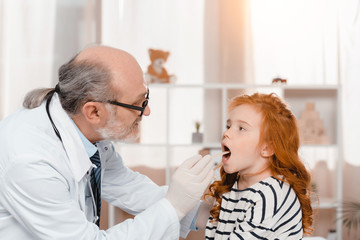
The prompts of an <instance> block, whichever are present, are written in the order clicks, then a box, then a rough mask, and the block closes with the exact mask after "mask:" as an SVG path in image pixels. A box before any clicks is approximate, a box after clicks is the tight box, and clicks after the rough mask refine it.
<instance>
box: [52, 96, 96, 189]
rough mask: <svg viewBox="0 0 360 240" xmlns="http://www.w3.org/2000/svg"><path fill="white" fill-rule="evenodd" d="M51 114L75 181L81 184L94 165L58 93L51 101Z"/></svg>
mask: <svg viewBox="0 0 360 240" xmlns="http://www.w3.org/2000/svg"><path fill="white" fill-rule="evenodd" d="M50 114H51V116H52V118H53V121H54V123H55V126H56V127H57V128H58V130H59V133H60V136H61V138H62V142H63V146H64V148H65V151H66V154H67V156H68V158H69V161H70V165H71V168H72V171H73V174H74V177H75V180H76V181H77V182H80V180H81V179H82V178H83V177H84V176H85V174H86V172H87V171H88V170H89V169H90V167H91V165H92V164H91V161H90V159H89V157H88V155H87V153H86V150H85V147H84V145H83V143H82V142H81V139H80V136H79V134H78V133H77V132H76V129H75V127H74V125H73V122H72V120H71V118H70V117H69V115H68V114H67V113H66V112H65V110H64V109H63V108H62V106H61V103H60V100H59V97H58V95H57V94H56V93H55V94H54V96H53V98H52V101H51V105H50Z"/></svg>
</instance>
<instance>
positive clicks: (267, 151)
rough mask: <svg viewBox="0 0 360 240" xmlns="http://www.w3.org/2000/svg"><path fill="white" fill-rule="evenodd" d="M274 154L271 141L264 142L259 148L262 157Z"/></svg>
mask: <svg viewBox="0 0 360 240" xmlns="http://www.w3.org/2000/svg"><path fill="white" fill-rule="evenodd" d="M272 155H274V150H273V147H272V144H271V143H265V144H264V145H263V147H262V148H261V156H262V157H271V156H272Z"/></svg>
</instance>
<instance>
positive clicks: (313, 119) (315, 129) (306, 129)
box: [298, 102, 331, 144]
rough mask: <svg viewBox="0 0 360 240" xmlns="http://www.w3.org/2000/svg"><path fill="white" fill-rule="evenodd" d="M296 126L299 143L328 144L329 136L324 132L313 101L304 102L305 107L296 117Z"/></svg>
mask: <svg viewBox="0 0 360 240" xmlns="http://www.w3.org/2000/svg"><path fill="white" fill-rule="evenodd" d="M298 126H299V134H300V141H301V143H303V144H330V142H331V140H330V137H329V136H328V135H327V133H326V130H325V128H324V126H323V121H322V120H321V119H320V118H319V113H318V112H317V111H316V110H315V103H314V102H308V103H306V108H305V110H304V111H302V112H301V117H300V118H299V119H298Z"/></svg>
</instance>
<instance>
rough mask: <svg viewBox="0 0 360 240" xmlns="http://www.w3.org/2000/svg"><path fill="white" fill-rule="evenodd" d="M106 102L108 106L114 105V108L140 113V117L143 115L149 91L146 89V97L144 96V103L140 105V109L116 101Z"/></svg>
mask: <svg viewBox="0 0 360 240" xmlns="http://www.w3.org/2000/svg"><path fill="white" fill-rule="evenodd" d="M106 102H107V103H110V104H113V105H116V106H120V107H124V108H129V109H133V110H137V111H140V115H139V117H141V116H142V115H143V114H144V111H145V108H146V106H147V105H148V102H149V89H147V92H146V96H145V101H144V102H143V103H142V105H141V107H139V106H134V105H129V104H126V103H120V102H117V101H114V100H108V101H106Z"/></svg>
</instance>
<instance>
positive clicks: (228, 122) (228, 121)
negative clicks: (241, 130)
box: [226, 119, 251, 127]
mask: <svg viewBox="0 0 360 240" xmlns="http://www.w3.org/2000/svg"><path fill="white" fill-rule="evenodd" d="M233 122H238V123H241V124H245V125H248V126H250V127H251V124H249V123H248V122H246V121H244V120H240V119H236V120H234V121H233ZM230 123H231V120H230V119H228V120H227V121H226V124H230Z"/></svg>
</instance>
